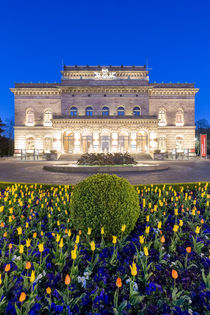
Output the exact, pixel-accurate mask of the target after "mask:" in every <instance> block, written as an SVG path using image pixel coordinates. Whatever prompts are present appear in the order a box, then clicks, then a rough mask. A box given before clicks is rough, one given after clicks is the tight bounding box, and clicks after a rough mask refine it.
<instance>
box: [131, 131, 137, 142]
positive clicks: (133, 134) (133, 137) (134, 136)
mask: <svg viewBox="0 0 210 315" xmlns="http://www.w3.org/2000/svg"><path fill="white" fill-rule="evenodd" d="M131 139H132V140H135V139H136V133H135V132H132V133H131Z"/></svg>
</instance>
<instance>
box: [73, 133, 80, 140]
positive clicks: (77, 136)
mask: <svg viewBox="0 0 210 315" xmlns="http://www.w3.org/2000/svg"><path fill="white" fill-rule="evenodd" d="M74 139H75V140H79V139H80V133H79V132H75V134H74Z"/></svg>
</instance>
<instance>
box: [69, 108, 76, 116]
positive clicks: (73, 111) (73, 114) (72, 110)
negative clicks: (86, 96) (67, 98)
mask: <svg viewBox="0 0 210 315" xmlns="http://www.w3.org/2000/svg"><path fill="white" fill-rule="evenodd" d="M70 116H71V117H75V116H77V108H76V107H72V108H71V109H70Z"/></svg>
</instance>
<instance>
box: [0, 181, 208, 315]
mask: <svg viewBox="0 0 210 315" xmlns="http://www.w3.org/2000/svg"><path fill="white" fill-rule="evenodd" d="M136 190H137V192H138V195H139V207H140V209H142V210H143V211H144V216H143V217H141V219H139V220H138V222H137V224H136V227H135V229H134V231H133V232H132V233H131V234H130V235H129V236H128V237H126V238H125V237H124V234H125V231H126V222H124V224H123V225H122V227H121V232H120V236H119V237H116V236H115V235H113V236H112V237H111V238H110V239H105V238H104V232H105V231H104V230H103V226H101V237H100V239H99V240H98V241H97V242H96V240H94V238H93V236H92V235H93V233H92V232H93V231H91V229H90V228H89V227H88V226H87V228H86V229H85V230H83V231H75V230H74V228H73V226H72V223H71V221H70V219H69V217H70V214H69V202H70V201H71V193H72V187H69V186H58V187H47V186H42V185H24V184H19V185H18V184H15V185H12V186H8V187H6V186H5V188H2V189H1V191H0V253H1V255H0V314H4V312H7V313H8V314H16V313H17V314H113V313H115V314H208V312H209V311H210V308H209V304H208V302H209V297H210V292H209V291H210V274H209V266H210V259H209V258H210V252H209V248H208V246H209V232H210V228H209V211H210V206H209V202H210V191H209V188H208V184H204V185H200V184H199V183H198V184H194V185H190V187H189V188H187V186H182V184H180V185H179V187H178V188H177V185H176V189H174V187H173V186H155V185H154V186H153V185H151V186H145V187H142V186H141V187H136Z"/></svg>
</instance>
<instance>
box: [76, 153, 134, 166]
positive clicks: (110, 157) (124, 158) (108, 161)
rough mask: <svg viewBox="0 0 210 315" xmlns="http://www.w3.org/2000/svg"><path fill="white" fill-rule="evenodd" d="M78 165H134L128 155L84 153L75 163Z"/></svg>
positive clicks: (132, 159)
mask: <svg viewBox="0 0 210 315" xmlns="http://www.w3.org/2000/svg"><path fill="white" fill-rule="evenodd" d="M77 164H78V165H136V164H137V162H136V161H135V159H134V158H133V157H132V156H131V155H130V154H129V153H124V154H123V153H113V154H112V153H106V154H105V153H85V154H83V155H82V156H81V157H80V158H79V160H78V161H77Z"/></svg>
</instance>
